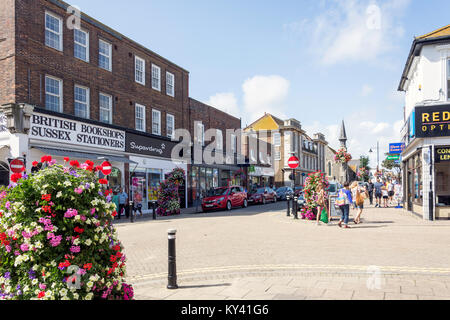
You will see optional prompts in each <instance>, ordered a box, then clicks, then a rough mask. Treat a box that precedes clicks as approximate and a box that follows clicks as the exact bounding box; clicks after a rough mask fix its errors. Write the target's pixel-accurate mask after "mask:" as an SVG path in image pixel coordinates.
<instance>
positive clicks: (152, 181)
mask: <svg viewBox="0 0 450 320" xmlns="http://www.w3.org/2000/svg"><path fill="white" fill-rule="evenodd" d="M161 180H162V171H161V170H157V169H155V170H150V171H149V174H148V201H157V200H158V189H159V185H160V184H161Z"/></svg>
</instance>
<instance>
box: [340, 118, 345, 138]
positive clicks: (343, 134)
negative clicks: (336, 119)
mask: <svg viewBox="0 0 450 320" xmlns="http://www.w3.org/2000/svg"><path fill="white" fill-rule="evenodd" d="M339 141H347V131H346V130H345V123H344V120H342V126H341V134H340V135H339Z"/></svg>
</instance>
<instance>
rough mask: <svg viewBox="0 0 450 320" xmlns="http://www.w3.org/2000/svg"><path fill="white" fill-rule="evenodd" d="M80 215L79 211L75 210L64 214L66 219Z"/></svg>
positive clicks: (69, 210)
mask: <svg viewBox="0 0 450 320" xmlns="http://www.w3.org/2000/svg"><path fill="white" fill-rule="evenodd" d="M76 215H78V211H77V210H75V209H68V210H67V211H66V213H65V214H64V218H73V217H75V216H76Z"/></svg>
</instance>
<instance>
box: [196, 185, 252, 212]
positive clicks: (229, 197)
mask: <svg viewBox="0 0 450 320" xmlns="http://www.w3.org/2000/svg"><path fill="white" fill-rule="evenodd" d="M247 206H248V200H247V193H246V192H245V191H244V189H243V188H242V187H237V186H235V187H224V188H217V189H214V191H213V192H212V194H210V195H209V196H208V197H207V198H204V199H203V202H202V208H203V211H204V212H205V211H209V210H217V209H223V210H225V209H226V210H228V211H230V210H231V209H233V208H236V207H244V208H247Z"/></svg>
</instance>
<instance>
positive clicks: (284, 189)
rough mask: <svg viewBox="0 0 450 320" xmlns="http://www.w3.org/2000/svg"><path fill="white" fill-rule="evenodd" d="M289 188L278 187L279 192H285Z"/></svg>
mask: <svg viewBox="0 0 450 320" xmlns="http://www.w3.org/2000/svg"><path fill="white" fill-rule="evenodd" d="M286 190H287V188H278V189H277V192H284V191H286Z"/></svg>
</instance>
